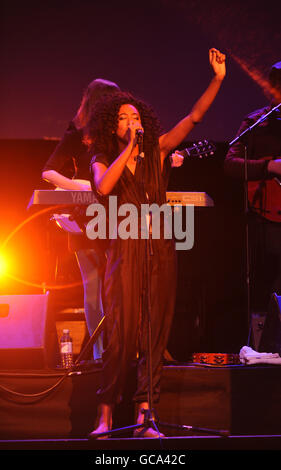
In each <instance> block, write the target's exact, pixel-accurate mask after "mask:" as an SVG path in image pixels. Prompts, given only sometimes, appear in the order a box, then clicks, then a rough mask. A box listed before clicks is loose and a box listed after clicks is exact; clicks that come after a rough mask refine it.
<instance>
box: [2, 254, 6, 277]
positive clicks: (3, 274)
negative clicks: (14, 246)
mask: <svg viewBox="0 0 281 470" xmlns="http://www.w3.org/2000/svg"><path fill="white" fill-rule="evenodd" d="M7 267H8V264H7V261H6V259H5V257H4V255H3V254H0V277H2V276H5V273H6V271H7Z"/></svg>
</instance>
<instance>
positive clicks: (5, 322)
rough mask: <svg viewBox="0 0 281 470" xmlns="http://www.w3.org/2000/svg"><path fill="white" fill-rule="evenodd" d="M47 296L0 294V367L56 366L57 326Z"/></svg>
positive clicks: (57, 349) (40, 367)
mask: <svg viewBox="0 0 281 470" xmlns="http://www.w3.org/2000/svg"><path fill="white" fill-rule="evenodd" d="M48 297H49V293H46V294H42V295H0V368H1V369H2V370H3V369H11V368H12V369H45V368H54V367H56V365H57V364H58V359H59V346H58V337H57V332H56V325H55V321H54V318H52V312H50V311H49V310H50V309H48Z"/></svg>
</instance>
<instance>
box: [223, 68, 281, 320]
mask: <svg viewBox="0 0 281 470" xmlns="http://www.w3.org/2000/svg"><path fill="white" fill-rule="evenodd" d="M267 94H268V95H270V97H271V102H270V104H269V105H268V106H266V107H264V108H261V109H258V110H256V111H254V112H252V113H251V114H249V115H248V116H246V117H245V118H244V120H243V122H242V124H241V126H240V128H239V130H238V132H237V136H239V135H240V134H241V133H242V132H244V131H245V130H246V129H248V128H249V127H250V126H251V125H253V124H254V123H255V122H256V121H258V120H259V119H260V118H261V117H262V116H264V115H265V114H267V113H268V112H269V111H270V110H271V109H272V108H274V107H276V106H277V105H278V104H279V103H280V102H281V62H278V63H276V64H274V65H273V66H272V67H271V69H270V72H269V77H268V88H267ZM243 140H244V138H243ZM244 144H246V148H247V162H248V163H247V171H248V197H249V208H250V210H249V218H248V222H249V241H250V268H251V271H250V274H251V275H252V279H251V285H252V292H251V298H252V308H253V309H254V310H255V311H256V312H266V311H267V306H268V302H269V298H270V295H271V294H272V293H273V292H276V293H277V294H279V295H281V183H280V182H281V112H280V109H278V110H276V111H274V112H273V113H272V114H271V115H270V116H269V117H268V118H266V119H265V120H264V121H262V122H260V123H259V124H258V125H257V126H256V127H255V128H254V129H253V130H252V131H251V132H249V133H247V134H246V135H245V140H244V142H241V140H240V141H238V142H236V143H235V144H234V145H233V146H232V147H230V149H229V151H228V153H227V155H226V158H225V163H224V165H225V172H226V173H227V174H228V175H229V176H232V177H235V178H239V179H240V180H244V169H245V146H244ZM253 188H254V189H253ZM252 189H253V191H252ZM273 196H274V199H273Z"/></svg>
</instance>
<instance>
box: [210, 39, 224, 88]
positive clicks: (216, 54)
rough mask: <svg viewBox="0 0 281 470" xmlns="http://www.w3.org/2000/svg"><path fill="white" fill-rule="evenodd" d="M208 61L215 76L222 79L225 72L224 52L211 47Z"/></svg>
mask: <svg viewBox="0 0 281 470" xmlns="http://www.w3.org/2000/svg"><path fill="white" fill-rule="evenodd" d="M209 61H210V64H211V66H212V68H213V71H214V74H215V75H216V77H217V78H219V79H221V80H223V79H224V77H225V74H226V68H225V54H222V53H221V52H220V51H219V50H218V49H215V48H214V47H212V49H210V50H209Z"/></svg>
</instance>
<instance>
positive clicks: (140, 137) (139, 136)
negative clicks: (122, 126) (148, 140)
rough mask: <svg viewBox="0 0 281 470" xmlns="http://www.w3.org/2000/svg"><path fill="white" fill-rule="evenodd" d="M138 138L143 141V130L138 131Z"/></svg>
mask: <svg viewBox="0 0 281 470" xmlns="http://www.w3.org/2000/svg"><path fill="white" fill-rule="evenodd" d="M136 137H137V138H138V139H142V138H143V129H136Z"/></svg>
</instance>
